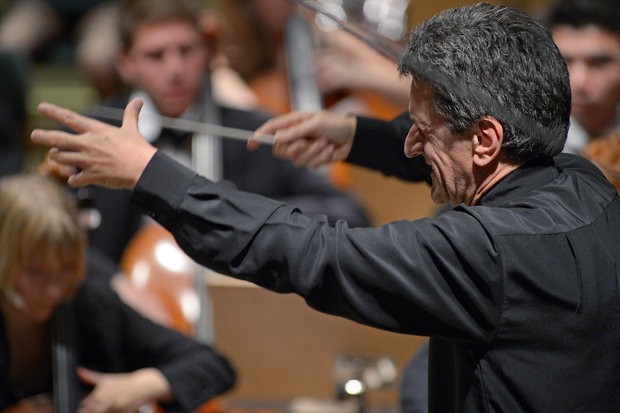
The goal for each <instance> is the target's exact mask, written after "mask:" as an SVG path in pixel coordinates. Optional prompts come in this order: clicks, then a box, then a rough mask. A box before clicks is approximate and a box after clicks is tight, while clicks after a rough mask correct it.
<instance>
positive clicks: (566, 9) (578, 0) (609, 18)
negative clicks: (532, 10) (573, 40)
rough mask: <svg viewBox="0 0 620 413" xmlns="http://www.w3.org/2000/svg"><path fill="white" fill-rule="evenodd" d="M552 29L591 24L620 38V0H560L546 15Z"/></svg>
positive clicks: (545, 20)
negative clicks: (562, 26) (561, 26)
mask: <svg viewBox="0 0 620 413" xmlns="http://www.w3.org/2000/svg"><path fill="white" fill-rule="evenodd" d="M544 22H545V24H546V25H547V27H548V28H549V29H550V30H553V28H554V27H556V26H560V25H567V26H571V27H574V28H582V27H585V26H589V25H594V26H598V27H600V28H602V29H605V30H607V31H609V32H611V33H613V34H615V35H616V36H618V38H619V39H620V2H619V1H618V0H559V1H556V2H555V3H553V4H552V5H551V7H550V8H549V9H548V10H547V13H546V15H545V17H544Z"/></svg>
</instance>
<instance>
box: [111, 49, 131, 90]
mask: <svg viewBox="0 0 620 413" xmlns="http://www.w3.org/2000/svg"><path fill="white" fill-rule="evenodd" d="M114 67H115V68H116V72H117V73H118V76H119V77H120V78H121V80H122V81H123V83H125V84H126V85H133V84H134V81H135V77H136V75H135V71H134V69H133V63H132V62H131V57H130V56H129V53H128V51H127V50H125V49H123V50H121V51H120V52H118V53H117V54H116V58H115V59H114Z"/></svg>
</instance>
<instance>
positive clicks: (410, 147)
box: [405, 125, 424, 158]
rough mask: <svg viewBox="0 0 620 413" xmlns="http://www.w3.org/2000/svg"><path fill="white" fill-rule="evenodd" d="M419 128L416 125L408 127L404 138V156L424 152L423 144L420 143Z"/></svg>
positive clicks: (411, 156) (409, 156)
mask: <svg viewBox="0 0 620 413" xmlns="http://www.w3.org/2000/svg"><path fill="white" fill-rule="evenodd" d="M421 135H422V134H421V133H420V130H419V129H418V127H417V126H416V125H413V126H412V127H411V129H409V133H408V134H407V138H406V139H405V156H406V157H408V158H413V157H415V156H418V155H421V154H423V153H424V145H423V143H422V139H421Z"/></svg>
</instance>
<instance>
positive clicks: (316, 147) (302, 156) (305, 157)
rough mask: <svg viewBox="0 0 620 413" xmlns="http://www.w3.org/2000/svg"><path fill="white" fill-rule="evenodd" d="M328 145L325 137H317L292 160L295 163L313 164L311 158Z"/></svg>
mask: <svg viewBox="0 0 620 413" xmlns="http://www.w3.org/2000/svg"><path fill="white" fill-rule="evenodd" d="M327 145H328V140H327V139H325V138H322V139H317V140H315V141H313V142H312V143H311V144H310V145H309V146H308V147H307V148H306V150H304V151H303V152H300V153H298V154H297V156H296V157H295V158H294V162H295V164H297V165H308V166H310V167H315V166H312V165H314V163H313V160H314V158H316V157H317V156H318V155H319V154H320V153H321V151H323V150H324V149H325V148H326V147H327Z"/></svg>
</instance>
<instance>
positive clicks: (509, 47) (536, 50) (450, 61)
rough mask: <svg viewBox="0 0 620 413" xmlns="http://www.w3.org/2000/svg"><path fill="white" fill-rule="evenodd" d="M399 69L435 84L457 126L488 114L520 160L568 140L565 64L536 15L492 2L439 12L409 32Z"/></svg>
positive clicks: (547, 153)
mask: <svg viewBox="0 0 620 413" xmlns="http://www.w3.org/2000/svg"><path fill="white" fill-rule="evenodd" d="M399 70H400V73H401V75H404V76H412V77H413V79H414V81H426V82H429V83H430V84H431V85H432V86H433V89H434V96H433V102H434V106H435V109H436V110H437V112H438V113H439V114H441V115H442V116H443V117H444V118H445V119H446V123H447V126H448V128H449V129H450V131H451V132H452V133H457V134H458V133H463V132H465V131H467V130H468V129H470V128H471V127H472V126H474V125H475V123H476V121H478V120H479V119H480V118H482V117H484V116H491V117H493V118H495V119H497V120H498V121H500V122H501V124H502V127H503V129H504V136H503V144H502V149H503V150H504V153H505V155H506V156H507V157H509V158H511V159H513V160H515V161H518V162H529V161H538V160H548V159H550V158H552V157H554V156H555V155H557V154H558V153H560V152H561V151H562V149H563V148H564V143H565V141H566V135H567V133H568V126H569V119H570V111H571V89H570V82H569V79H568V69H567V67H566V62H565V61H564V59H563V58H562V55H561V54H560V52H559V50H558V48H557V47H556V45H555V43H554V42H553V38H552V36H551V33H550V32H549V31H548V30H547V28H546V27H545V26H544V25H543V24H542V23H541V22H540V21H538V20H536V19H535V18H533V17H531V16H528V15H526V14H524V13H522V12H519V11H517V10H515V9H512V8H509V7H504V6H492V5H490V4H488V3H480V4H477V5H474V6H466V7H461V8H456V9H450V10H446V11H444V12H441V13H439V14H437V15H436V16H434V17H431V18H429V19H427V20H426V21H425V22H423V23H422V24H421V25H420V26H419V27H418V28H417V29H416V30H414V31H413V32H412V34H411V36H410V38H409V42H408V44H407V47H406V48H405V50H404V52H403V53H402V54H401V56H400V58H399Z"/></svg>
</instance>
